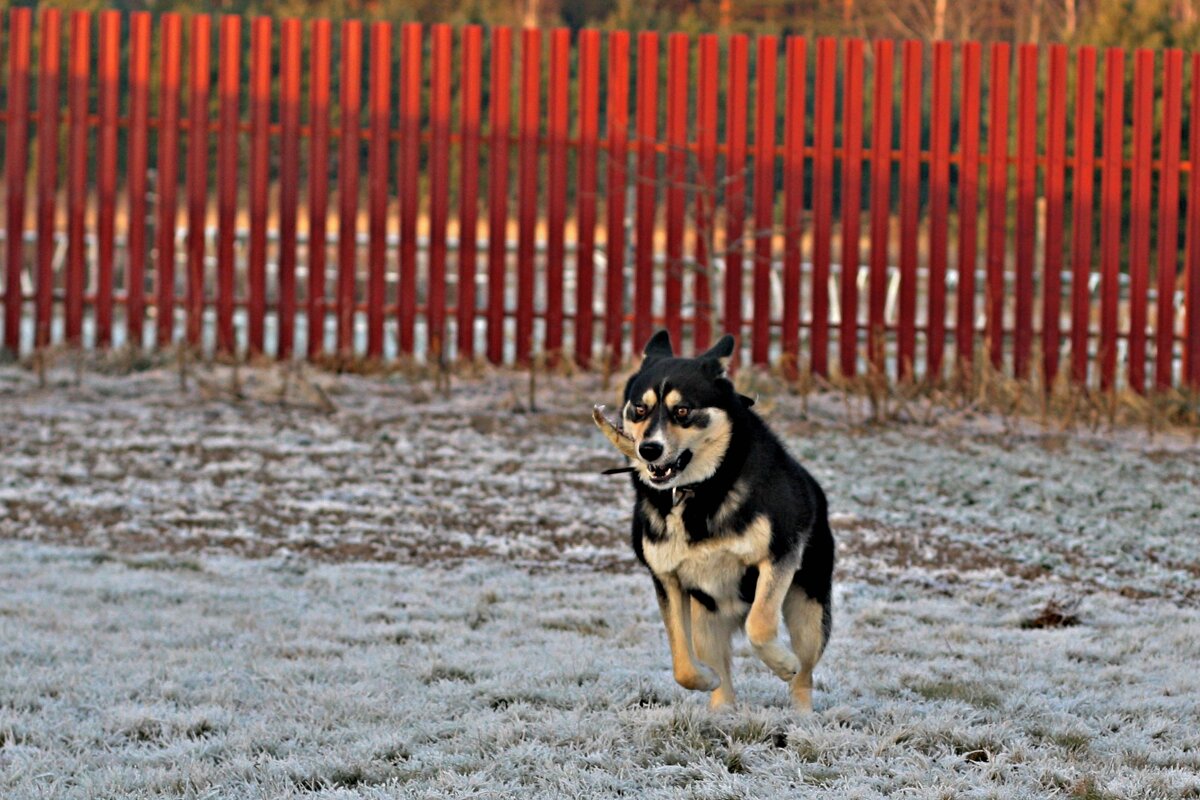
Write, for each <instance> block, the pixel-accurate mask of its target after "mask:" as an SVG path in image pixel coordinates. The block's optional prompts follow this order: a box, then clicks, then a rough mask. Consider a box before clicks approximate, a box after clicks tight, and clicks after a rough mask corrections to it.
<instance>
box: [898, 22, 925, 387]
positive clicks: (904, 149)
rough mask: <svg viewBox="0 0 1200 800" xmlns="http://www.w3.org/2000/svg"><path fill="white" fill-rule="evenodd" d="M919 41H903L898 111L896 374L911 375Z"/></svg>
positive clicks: (918, 175) (918, 177)
mask: <svg viewBox="0 0 1200 800" xmlns="http://www.w3.org/2000/svg"><path fill="white" fill-rule="evenodd" d="M921 61H922V50H921V43H920V42H918V41H912V40H910V41H907V42H905V43H904V75H903V81H904V84H903V91H904V94H903V96H902V99H901V103H902V105H903V110H902V111H901V114H900V309H899V310H900V319H899V323H900V324H899V326H898V331H897V334H898V335H897V348H896V374H897V377H898V378H899V379H900V381H902V382H908V381H911V380H912V379H913V370H914V360H915V357H916V332H917V238H918V232H919V227H920V224H921V111H922V105H921V94H922V88H921Z"/></svg>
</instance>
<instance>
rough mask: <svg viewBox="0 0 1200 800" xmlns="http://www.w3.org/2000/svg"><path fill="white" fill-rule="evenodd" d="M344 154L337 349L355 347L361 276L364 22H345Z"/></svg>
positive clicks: (340, 192)
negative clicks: (361, 146) (359, 237)
mask: <svg viewBox="0 0 1200 800" xmlns="http://www.w3.org/2000/svg"><path fill="white" fill-rule="evenodd" d="M340 55H341V59H342V72H341V92H340V94H341V96H340V98H339V101H338V105H339V110H340V112H341V115H342V119H341V122H342V126H341V137H342V140H341V154H340V158H339V159H338V248H337V252H338V256H337V293H336V295H335V296H336V309H337V311H336V313H337V351H338V356H340V357H342V358H346V357H348V356H351V355H353V351H354V311H355V307H356V305H357V302H356V299H355V295H356V289H357V279H358V274H357V273H358V151H359V131H360V119H359V117H360V113H361V108H360V102H361V87H362V84H361V81H362V24H361V23H360V22H358V21H357V20H346V21H345V22H343V23H342V50H341V54H340Z"/></svg>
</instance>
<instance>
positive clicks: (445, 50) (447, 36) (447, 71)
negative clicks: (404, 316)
mask: <svg viewBox="0 0 1200 800" xmlns="http://www.w3.org/2000/svg"><path fill="white" fill-rule="evenodd" d="M453 36H454V31H453V29H452V28H451V27H450V26H449V25H434V26H433V27H432V28H431V29H430V37H431V39H432V40H433V55H432V61H431V63H430V67H429V77H430V80H431V84H432V85H431V87H430V88H431V90H432V91H431V99H430V107H429V132H430V133H431V134H432V136H433V138H432V139H431V141H430V147H429V306H428V308H429V310H428V312H427V313H428V321H429V343H428V345H427V347H428V356H427V357H428V358H429V360H430V361H433V362H437V363H440V362H441V360H442V358H443V357H444V356H445V353H446V226H447V225H448V224H449V221H450V78H451V73H452V67H451V64H450V58H451V56H453V54H454V52H453V51H454V38H453ZM418 68H419V65H418Z"/></svg>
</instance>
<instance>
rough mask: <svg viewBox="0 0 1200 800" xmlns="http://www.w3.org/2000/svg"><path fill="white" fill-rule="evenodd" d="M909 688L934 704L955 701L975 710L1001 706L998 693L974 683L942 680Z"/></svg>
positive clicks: (926, 682)
mask: <svg viewBox="0 0 1200 800" xmlns="http://www.w3.org/2000/svg"><path fill="white" fill-rule="evenodd" d="M909 688H911V689H912V690H913V691H914V692H916V693H917V694H919V695H920V696H921V697H924V698H925V699H926V700H933V701H935V702H938V701H944V700H957V701H959V702H962V703H966V704H968V705H972V706H975V707H976V708H999V707H1000V706H1001V705H1002V700H1001V697H1000V693H999V692H997V691H996V690H994V689H989V688H988V687H986V686H984V685H983V684H981V683H977V682H975V681H956V680H952V679H949V678H943V679H940V680H931V681H923V682H921V683H917V684H914V685H912V686H910V687H909Z"/></svg>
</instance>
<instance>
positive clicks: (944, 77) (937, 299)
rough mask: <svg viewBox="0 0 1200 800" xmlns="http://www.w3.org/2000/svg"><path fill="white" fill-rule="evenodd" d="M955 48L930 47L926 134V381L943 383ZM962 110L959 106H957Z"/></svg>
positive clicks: (945, 46) (939, 45)
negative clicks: (930, 82)
mask: <svg viewBox="0 0 1200 800" xmlns="http://www.w3.org/2000/svg"><path fill="white" fill-rule="evenodd" d="M953 69H954V49H953V46H952V45H951V44H950V43H949V42H935V43H934V45H933V100H932V105H931V109H932V111H933V118H932V120H931V123H932V125H931V129H930V131H929V150H930V164H929V328H928V334H927V338H926V343H925V348H926V349H925V380H926V382H927V383H928V384H929V385H931V386H937V385H938V384H939V383H941V380H942V358H943V353H944V352H945V348H946V269H947V265H948V263H949V234H948V232H947V228H948V227H949V225H948V222H949V216H950V111H951V102H952V101H951V91H952V87H951V73H952V70H953ZM960 108H961V104H960Z"/></svg>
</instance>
